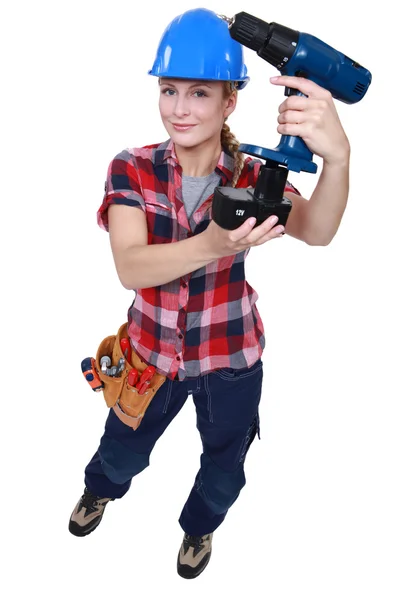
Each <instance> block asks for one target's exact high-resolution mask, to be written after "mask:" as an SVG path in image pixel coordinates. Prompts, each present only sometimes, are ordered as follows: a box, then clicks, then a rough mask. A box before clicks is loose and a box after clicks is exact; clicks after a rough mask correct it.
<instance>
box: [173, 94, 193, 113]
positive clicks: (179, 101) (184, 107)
mask: <svg viewBox="0 0 400 600" xmlns="http://www.w3.org/2000/svg"><path fill="white" fill-rule="evenodd" d="M174 113H175V114H176V116H177V117H184V116H186V115H188V114H189V113H190V108H189V100H188V99H187V98H186V97H185V96H183V95H180V96H178V95H177V96H176V102H175V107H174Z"/></svg>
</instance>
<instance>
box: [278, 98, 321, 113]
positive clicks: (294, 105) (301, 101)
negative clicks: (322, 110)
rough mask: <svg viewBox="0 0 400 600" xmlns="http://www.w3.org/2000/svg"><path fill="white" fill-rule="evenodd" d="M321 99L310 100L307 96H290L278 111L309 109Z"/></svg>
mask: <svg viewBox="0 0 400 600" xmlns="http://www.w3.org/2000/svg"><path fill="white" fill-rule="evenodd" d="M318 102H321V100H310V98H305V96H289V98H287V99H286V100H285V101H284V102H282V104H280V106H279V108H278V112H280V113H283V112H285V110H309V109H310V108H312V107H313V106H315V104H317V103H318Z"/></svg>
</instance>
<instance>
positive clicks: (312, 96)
mask: <svg viewBox="0 0 400 600" xmlns="http://www.w3.org/2000/svg"><path fill="white" fill-rule="evenodd" d="M270 81H271V83H273V84H275V85H283V86H286V87H288V88H295V89H297V90H299V91H300V92H302V93H303V94H305V95H306V96H307V98H305V97H304V96H289V97H288V98H286V100H285V101H284V102H282V104H281V105H280V107H279V117H278V123H279V126H278V133H280V134H282V135H294V136H299V137H301V138H302V139H303V140H304V142H305V144H306V145H307V147H308V148H309V149H310V151H311V152H312V153H313V154H317V155H318V156H320V157H321V158H323V160H324V161H325V162H326V163H327V164H342V163H343V162H344V161H347V160H348V159H349V155H350V144H349V140H348V139H347V136H346V134H345V132H344V129H343V127H342V124H341V122H340V119H339V116H338V114H337V112H336V107H335V104H334V101H333V98H332V94H331V93H330V92H328V90H325V89H324V88H322V87H321V86H319V85H317V84H316V83H314V81H310V80H309V79H304V78H303V77H290V76H288V75H282V76H280V77H276V78H271V79H270Z"/></svg>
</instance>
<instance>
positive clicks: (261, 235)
mask: <svg viewBox="0 0 400 600" xmlns="http://www.w3.org/2000/svg"><path fill="white" fill-rule="evenodd" d="M252 219H253V220H254V223H253V224H252V223H251V221H252ZM255 222H256V219H254V217H250V218H249V219H247V220H246V221H245V222H244V223H242V225H240V227H238V228H237V229H233V230H230V229H223V228H222V227H220V226H219V225H217V223H216V222H215V221H214V220H211V221H210V223H209V225H208V227H207V229H205V231H204V232H203V235H204V236H205V237H206V238H207V248H208V250H209V251H210V252H211V253H212V254H213V255H215V256H216V257H219V258H222V257H224V256H232V254H237V253H238V252H242V251H243V250H246V249H247V248H251V247H252V246H261V244H264V243H265V242H268V241H269V240H273V239H275V238H277V237H281V236H282V234H283V232H284V231H285V228H284V227H283V226H282V225H278V226H277V227H276V226H275V225H276V223H277V222H278V217H276V216H274V215H273V216H271V217H268V219H266V220H265V221H264V222H263V223H261V225H259V226H258V227H254V225H255Z"/></svg>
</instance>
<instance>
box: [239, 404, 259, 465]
mask: <svg viewBox="0 0 400 600" xmlns="http://www.w3.org/2000/svg"><path fill="white" fill-rule="evenodd" d="M256 434H257V435H258V439H260V418H259V416H258V413H257V415H256V416H255V417H254V420H253V422H252V424H251V425H250V427H249V429H248V430H247V434H246V437H245V438H244V440H243V445H242V451H241V454H240V462H244V459H245V458H246V454H247V452H248V450H249V448H250V446H251V444H252V443H253V441H254V438H255V437H256Z"/></svg>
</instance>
